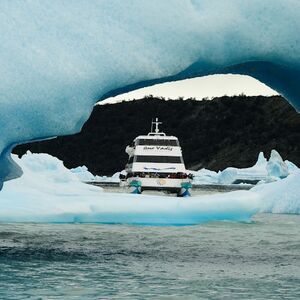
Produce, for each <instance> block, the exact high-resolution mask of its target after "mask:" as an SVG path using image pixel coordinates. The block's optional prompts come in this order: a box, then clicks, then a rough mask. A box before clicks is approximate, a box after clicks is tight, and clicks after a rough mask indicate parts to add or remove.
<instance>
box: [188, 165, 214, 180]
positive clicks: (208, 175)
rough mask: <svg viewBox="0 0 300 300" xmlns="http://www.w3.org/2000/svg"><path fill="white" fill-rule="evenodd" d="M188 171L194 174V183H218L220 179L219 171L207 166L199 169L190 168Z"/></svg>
mask: <svg viewBox="0 0 300 300" xmlns="http://www.w3.org/2000/svg"><path fill="white" fill-rule="evenodd" d="M187 173H191V174H193V176H194V178H193V184H216V183H218V180H219V179H218V173H217V172H215V171H211V170H207V169H205V168H203V169H200V170H199V171H190V170H188V171H187Z"/></svg>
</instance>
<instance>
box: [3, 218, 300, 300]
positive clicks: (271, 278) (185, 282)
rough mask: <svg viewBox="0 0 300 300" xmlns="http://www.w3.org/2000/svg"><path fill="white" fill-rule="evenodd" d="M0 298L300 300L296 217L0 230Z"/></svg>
mask: <svg viewBox="0 0 300 300" xmlns="http://www.w3.org/2000/svg"><path fill="white" fill-rule="evenodd" d="M0 299H300V216H299V215H272V214H259V215H257V216H255V217H254V218H253V222H252V223H235V222H214V223H207V224H202V225H197V226H183V227H150V226H127V225H100V224H0Z"/></svg>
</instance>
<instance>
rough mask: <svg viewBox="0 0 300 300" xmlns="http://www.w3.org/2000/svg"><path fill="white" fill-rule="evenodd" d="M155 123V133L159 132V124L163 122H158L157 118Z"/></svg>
mask: <svg viewBox="0 0 300 300" xmlns="http://www.w3.org/2000/svg"><path fill="white" fill-rule="evenodd" d="M153 123H154V124H155V133H159V129H158V125H159V124H162V122H158V118H155V122H153Z"/></svg>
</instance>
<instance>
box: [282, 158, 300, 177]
mask: <svg viewBox="0 0 300 300" xmlns="http://www.w3.org/2000/svg"><path fill="white" fill-rule="evenodd" d="M284 162H285V164H286V165H287V168H288V171H289V174H293V173H295V172H298V171H300V170H299V168H298V167H297V166H296V165H295V164H294V163H293V162H291V161H289V160H285V161H284Z"/></svg>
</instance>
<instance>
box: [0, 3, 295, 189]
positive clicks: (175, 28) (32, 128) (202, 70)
mask: <svg viewBox="0 0 300 300" xmlns="http://www.w3.org/2000/svg"><path fill="white" fill-rule="evenodd" d="M299 20H300V2H299V1H295V0H273V1H272V3H271V2H270V1H261V0H253V1H243V0H227V1H219V0H169V1H159V0H153V1H140V0H126V1H117V0H109V1H108V0H107V1H105V0H104V1H99V0H90V1H88V4H87V2H86V1H84V0H77V1H60V0H53V1H50V2H45V1H41V0H36V1H10V0H2V1H1V10H0V39H1V43H0V66H1V72H0V130H1V135H0V184H2V182H3V181H5V180H8V179H12V178H15V177H18V176H19V175H20V174H21V170H20V169H19V168H18V167H17V166H16V164H14V162H13V161H12V159H11V157H10V152H11V149H12V147H13V146H14V145H16V144H20V143H23V142H26V141H33V140H38V139H44V138H50V137H54V136H57V135H64V134H72V133H75V132H77V131H79V130H80V128H81V126H82V125H83V123H84V122H85V121H86V119H87V118H88V116H89V114H90V112H91V110H92V106H93V104H94V103H95V102H96V101H97V100H99V99H104V98H105V97H108V96H113V95H117V94H119V93H122V92H125V91H130V90H134V89H136V88H139V87H144V86H149V85H151V84H154V83H158V82H166V81H172V80H179V79H184V78H191V77H197V76H203V75H208V74H215V73H237V74H245V75H250V76H253V77H254V78H257V79H258V80H260V81H262V82H263V83H265V84H267V85H269V86H270V87H271V88H273V89H275V90H276V91H278V92H279V93H281V94H282V95H283V96H285V97H286V98H287V99H288V101H290V102H291V103H292V104H293V105H294V107H295V108H296V109H298V110H299V109H300V100H299V99H300V86H299V84H298V79H299V74H300V59H299V58H300V47H299V43H300V40H299V38H298V35H299V31H300V21H299ZM237 117H240V116H237Z"/></svg>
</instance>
